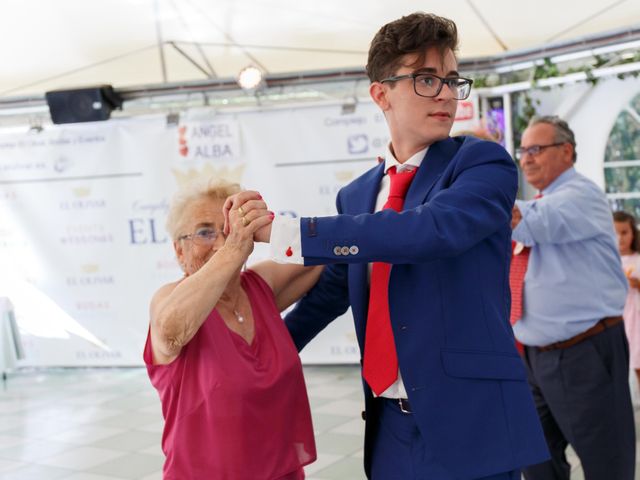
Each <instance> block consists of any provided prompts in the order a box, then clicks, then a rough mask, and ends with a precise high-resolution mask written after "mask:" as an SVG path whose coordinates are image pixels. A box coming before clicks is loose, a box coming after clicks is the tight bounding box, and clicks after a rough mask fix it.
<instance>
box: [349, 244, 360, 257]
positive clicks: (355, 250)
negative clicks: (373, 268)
mask: <svg viewBox="0 0 640 480" xmlns="http://www.w3.org/2000/svg"><path fill="white" fill-rule="evenodd" d="M359 251H360V249H359V248H358V247H357V246H355V245H351V247H350V248H349V253H350V254H351V255H357V254H358V252H359Z"/></svg>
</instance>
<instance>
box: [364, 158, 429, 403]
mask: <svg viewBox="0 0 640 480" xmlns="http://www.w3.org/2000/svg"><path fill="white" fill-rule="evenodd" d="M416 171H417V169H413V170H404V171H403V172H400V173H396V167H391V168H390V169H389V172H388V175H389V179H390V180H391V187H390V189H389V197H388V198H387V203H385V204H384V206H383V207H382V209H383V210H384V209H386V208H393V209H394V210H395V211H396V212H399V211H401V210H402V207H403V205H404V197H405V195H406V194H407V190H409V185H411V180H413V177H414V175H415V173H416ZM390 272H391V265H390V264H389V263H382V262H374V264H373V268H372V270H371V287H370V291H369V315H368V317H367V328H366V332H365V341H364V361H363V371H362V374H363V376H364V378H365V380H366V381H367V383H368V384H369V386H370V387H371V389H372V390H373V391H374V392H375V394H376V395H380V394H381V393H382V392H384V391H385V390H386V389H387V388H389V386H391V384H393V382H395V381H396V378H398V356H397V354H396V345H395V342H394V340H393V331H392V330H391V318H390V317H389V273H390Z"/></svg>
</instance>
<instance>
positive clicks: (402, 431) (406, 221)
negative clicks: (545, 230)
mask: <svg viewBox="0 0 640 480" xmlns="http://www.w3.org/2000/svg"><path fill="white" fill-rule="evenodd" d="M457 43H458V33H457V27H456V25H455V23H454V22H452V21H451V20H448V19H446V18H442V17H439V16H436V15H432V14H426V13H414V14H411V15H408V16H406V17H402V18H400V19H399V20H396V21H393V22H391V23H389V24H387V25H384V26H383V27H382V28H381V29H380V30H379V31H378V33H377V34H376V35H375V37H374V39H373V41H372V42H371V47H370V50H369V60H368V64H367V73H368V75H369V78H370V80H371V84H370V87H369V93H370V95H371V97H372V99H373V101H374V102H375V103H376V104H377V105H378V107H379V108H380V109H381V110H382V112H383V113H384V116H385V118H386V121H387V124H388V126H389V131H390V137H391V143H390V144H389V145H388V148H387V152H386V158H385V160H384V161H383V162H381V163H379V164H378V165H376V166H375V167H373V168H371V169H370V170H369V171H367V172H366V173H364V174H363V175H362V176H360V177H359V178H357V179H355V180H354V181H353V182H351V183H350V184H349V185H347V186H345V187H344V188H342V189H341V190H340V192H339V193H338V198H337V207H338V212H339V215H336V216H332V217H318V218H309V217H306V218H302V219H299V218H298V219H291V218H284V217H278V218H276V222H278V225H276V223H274V224H273V230H272V235H269V238H270V241H271V248H272V253H273V255H274V258H277V259H279V260H280V261H292V262H299V263H303V262H304V263H305V264H308V265H313V264H328V265H327V267H326V268H325V272H324V273H323V276H322V277H321V279H320V281H319V282H318V284H317V285H316V287H315V288H314V289H312V290H311V291H310V292H309V293H308V294H307V295H306V296H305V297H304V298H303V299H302V301H301V302H300V303H298V305H297V307H296V308H295V309H294V311H292V312H291V313H290V314H288V315H287V317H286V319H285V320H286V323H287V327H288V328H289V331H290V332H291V334H292V336H293V338H294V341H295V343H296V345H297V346H298V348H302V347H304V345H306V344H307V343H308V342H309V341H310V340H311V339H312V338H313V337H314V336H315V335H316V334H318V332H320V331H321V330H322V329H323V328H324V327H325V326H326V325H327V324H328V323H329V322H331V321H332V320H334V319H335V318H337V317H338V316H340V315H342V314H343V313H344V312H345V311H346V310H347V308H348V307H349V306H351V307H352V312H353V317H354V322H355V329H356V335H357V338H358V343H359V346H360V351H361V352H362V355H363V368H362V375H363V386H364V392H365V414H364V416H365V418H366V427H365V447H364V464H365V465H364V466H365V472H366V474H367V476H368V477H369V478H372V479H373V480H395V479H402V480H424V479H433V480H460V479H465V480H470V479H483V480H507V479H510V480H511V479H513V480H516V479H518V480H519V478H520V469H521V467H522V466H524V465H530V464H534V463H538V462H541V461H542V460H544V459H546V458H548V452H547V448H546V445H545V442H544V437H543V434H542V429H541V426H540V421H539V420H538V418H537V415H536V412H535V408H534V405H533V401H532V397H531V392H530V391H529V388H528V385H527V383H526V372H525V369H524V365H523V363H522V360H521V359H520V357H519V355H518V353H517V352H516V350H515V346H514V338H513V332H512V330H511V327H510V325H509V321H508V314H509V284H508V278H507V276H508V272H509V259H510V249H509V243H510V237H511V227H510V221H511V211H512V207H513V202H514V199H515V196H516V191H517V187H518V185H517V169H516V166H515V165H514V162H513V160H512V158H511V157H510V156H509V154H508V153H507V152H506V151H505V150H504V148H502V147H501V146H500V145H498V144H497V143H495V142H487V141H483V140H479V139H477V138H472V137H465V136H462V137H453V138H451V137H449V133H450V131H451V127H452V125H453V121H454V118H455V113H456V109H457V105H458V100H463V99H465V98H467V97H468V95H469V92H470V89H471V83H472V82H471V80H470V79H467V78H464V77H462V76H460V74H459V73H458V65H457V60H456V57H455V50H456V48H457ZM252 198H254V197H253V196H252V194H251V193H250V192H244V193H242V194H239V195H238V196H236V197H233V198H232V199H230V201H229V202H227V204H226V205H225V208H227V210H228V211H229V212H234V211H235V210H236V209H238V208H239V207H241V208H245V207H244V206H243V205H244V202H245V201H251V199H252ZM249 205H250V204H249ZM249 205H248V206H247V208H249ZM280 221H282V222H283V223H282V224H280ZM269 228H270V225H268V226H267V227H265V230H268V229H269Z"/></svg>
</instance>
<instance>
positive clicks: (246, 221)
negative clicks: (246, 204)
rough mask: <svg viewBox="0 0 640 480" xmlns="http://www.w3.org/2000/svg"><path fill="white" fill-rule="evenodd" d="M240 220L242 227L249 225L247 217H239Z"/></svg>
mask: <svg viewBox="0 0 640 480" xmlns="http://www.w3.org/2000/svg"><path fill="white" fill-rule="evenodd" d="M241 218H242V225H243V226H245V227H246V226H247V225H249V224H250V223H251V220H247V217H241Z"/></svg>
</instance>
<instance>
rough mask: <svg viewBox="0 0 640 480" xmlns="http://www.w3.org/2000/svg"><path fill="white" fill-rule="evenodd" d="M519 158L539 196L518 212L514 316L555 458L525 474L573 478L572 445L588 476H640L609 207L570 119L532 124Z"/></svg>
mask: <svg viewBox="0 0 640 480" xmlns="http://www.w3.org/2000/svg"><path fill="white" fill-rule="evenodd" d="M518 154H519V158H520V166H521V168H522V172H523V174H524V177H525V179H526V181H527V182H528V183H529V184H530V185H531V186H533V187H534V188H536V189H537V190H538V195H536V198H535V199H533V200H528V201H525V200H517V201H516V205H515V207H514V211H513V222H512V226H513V234H512V238H513V240H514V241H515V242H517V243H516V245H515V248H514V258H513V261H512V263H511V278H510V280H511V281H510V283H511V286H512V292H511V293H512V318H514V319H515V324H514V332H515V335H516V338H517V339H518V341H520V343H522V344H523V345H524V346H525V347H524V356H523V358H524V361H525V364H526V367H527V371H528V374H529V384H530V386H531V389H532V391H533V397H534V400H535V402H536V407H537V409H538V415H539V416H540V420H541V422H542V427H543V428H544V433H545V437H546V439H547V445H548V446H549V449H550V450H551V457H552V458H551V460H550V461H548V462H544V463H541V464H538V465H535V466H532V467H528V468H525V469H524V475H525V478H526V479H527V480H569V477H570V465H569V463H568V462H567V459H566V455H565V451H566V448H567V445H568V444H571V446H572V447H573V449H574V450H575V452H576V453H577V455H578V457H579V458H580V461H581V463H582V469H583V471H584V477H585V478H586V479H589V480H613V479H615V480H633V479H634V470H635V449H636V445H635V427H634V418H633V409H632V405H631V396H630V392H629V350H628V345H627V339H626V336H625V332H624V326H623V322H622V311H623V308H624V301H625V297H626V294H627V286H628V282H627V279H626V278H625V275H624V272H623V271H622V265H621V263H620V255H619V254H618V248H617V245H616V238H615V232H614V228H613V219H612V216H611V210H610V208H609V204H608V202H607V199H606V196H605V194H604V192H603V191H602V190H601V189H600V188H599V187H598V186H597V185H596V184H595V183H594V182H592V181H591V180H589V179H587V178H586V177H584V176H583V175H581V174H579V173H578V172H577V171H576V170H575V168H574V163H575V161H576V158H577V155H576V141H575V136H574V134H573V131H572V130H571V129H570V128H569V125H568V124H567V122H565V121H564V120H562V119H560V118H558V117H555V116H546V117H540V118H534V119H532V120H531V122H530V123H529V126H528V127H527V129H526V130H525V131H524V132H523V134H522V140H521V145H520V148H519V150H518Z"/></svg>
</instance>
